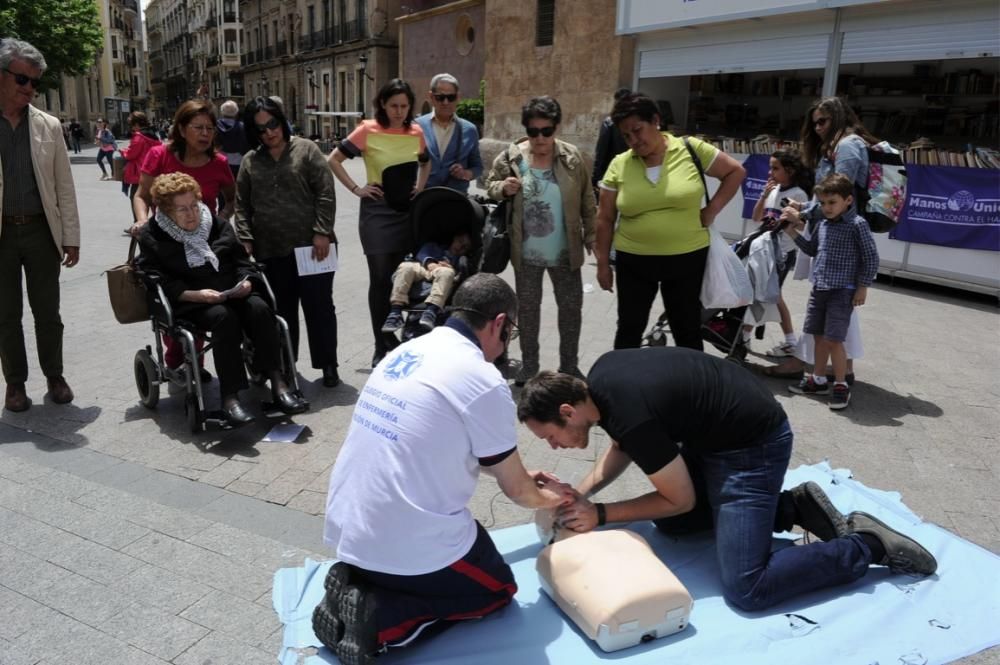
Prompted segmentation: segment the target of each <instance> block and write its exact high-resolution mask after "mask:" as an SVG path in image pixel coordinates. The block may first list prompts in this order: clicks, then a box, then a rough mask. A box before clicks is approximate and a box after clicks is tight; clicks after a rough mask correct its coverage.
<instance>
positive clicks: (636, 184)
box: [596, 93, 746, 351]
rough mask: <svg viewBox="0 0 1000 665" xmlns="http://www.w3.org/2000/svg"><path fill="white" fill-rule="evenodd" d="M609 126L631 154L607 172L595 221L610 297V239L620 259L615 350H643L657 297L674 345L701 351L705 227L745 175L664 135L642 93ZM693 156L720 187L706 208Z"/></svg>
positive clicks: (600, 270) (703, 148) (708, 149)
mask: <svg viewBox="0 0 1000 665" xmlns="http://www.w3.org/2000/svg"><path fill="white" fill-rule="evenodd" d="M611 119H612V121H613V122H614V123H615V125H617V126H618V129H619V130H620V131H621V133H622V136H623V137H624V138H625V143H626V144H628V146H629V148H630V150H627V151H625V152H623V153H622V154H620V155H618V156H617V157H615V158H614V159H613V160H612V162H611V164H610V166H608V170H607V172H605V174H604V178H603V180H601V182H600V189H601V193H600V202H599V208H598V213H597V242H596V254H597V281H598V283H599V284H600V285H601V288H602V289H605V290H606V291H611V290H612V286H613V285H614V280H615V276H613V275H612V272H611V262H610V253H611V241H612V235H613V236H614V247H615V250H616V254H617V258H616V263H615V273H616V275H617V280H618V330H617V332H616V333H615V347H614V348H616V349H627V348H636V347H638V346H639V344H640V342H641V341H642V334H643V332H644V331H645V328H646V324H647V323H648V322H649V309H650V307H651V306H652V304H653V300H654V299H655V298H656V292H657V290H659V292H660V293H661V295H662V298H663V304H664V306H665V308H666V310H667V320H668V322H669V324H670V331H671V333H672V334H673V337H674V342H675V343H676V344H677V346H685V347H688V348H692V349H698V350H699V351H700V350H702V348H703V347H702V342H701V332H700V327H701V300H700V297H701V278H702V274H703V273H704V272H705V260H706V258H707V257H708V245H709V236H708V230H707V227H708V226H710V225H711V224H712V222H714V221H715V216H716V215H718V214H719V212H720V211H721V210H722V209H723V208H724V207H725V206H726V204H727V203H729V201H730V200H731V199H732V198H733V196H735V194H736V192H737V191H738V190H739V188H740V183H741V182H743V176H744V175H746V171H745V170H744V169H743V167H742V166H741V165H740V163H739V162H737V161H736V160H735V159H733V158H732V157H730V156H729V155H727V154H726V153H724V152H722V151H721V150H719V149H718V148H716V147H715V146H713V145H711V144H709V143H705V142H704V141H700V140H698V139H695V138H690V139H688V144H689V145H690V151H689V149H688V146H687V145H685V141H683V140H682V139H679V138H677V137H674V136H672V135H671V134H668V133H667V132H661V131H660V116H659V112H658V109H657V106H656V102H654V101H653V100H652V99H650V98H649V97H647V96H646V95H643V94H641V93H633V94H631V95H628V96H626V97H623V98H622V99H619V100H618V101H617V102H615V106H614V109H612V111H611ZM692 152H693V153H694V154H696V155H697V156H698V160H699V161H700V162H701V165H702V168H703V170H704V172H705V173H707V174H708V175H710V176H712V177H714V178H718V179H719V181H720V183H719V187H718V189H717V190H716V192H715V195H714V196H712V197H711V200H710V201H709V203H708V205H706V206H705V207H704V208H703V207H702V201H703V200H704V197H705V186H704V185H703V184H702V179H701V176H700V174H699V169H698V166H697V165H696V164H695V162H694V159H693V158H692V154H691V153H692ZM619 215H620V218H619ZM616 219H618V221H619V223H618V228H617V230H616V229H615V220H616Z"/></svg>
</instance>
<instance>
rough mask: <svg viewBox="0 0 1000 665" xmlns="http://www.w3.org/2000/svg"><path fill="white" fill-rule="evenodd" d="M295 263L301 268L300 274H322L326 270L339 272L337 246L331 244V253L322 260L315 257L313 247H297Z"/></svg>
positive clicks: (301, 275) (302, 275)
mask: <svg viewBox="0 0 1000 665" xmlns="http://www.w3.org/2000/svg"><path fill="white" fill-rule="evenodd" d="M295 265H296V267H297V268H298V270H299V276H300V277H304V276H306V275H321V274H323V273H325V272H337V246H336V245H334V244H332V243H331V245H330V253H329V254H327V255H326V258H325V259H323V260H322V261H317V260H316V259H314V258H313V247H312V245H309V246H307V247H296V248H295Z"/></svg>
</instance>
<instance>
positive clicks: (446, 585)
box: [313, 273, 570, 663]
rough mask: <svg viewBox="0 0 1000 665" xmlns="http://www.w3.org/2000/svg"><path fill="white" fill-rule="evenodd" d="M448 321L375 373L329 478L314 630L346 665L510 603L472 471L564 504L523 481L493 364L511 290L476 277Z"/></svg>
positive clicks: (549, 490)
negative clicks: (478, 511)
mask: <svg viewBox="0 0 1000 665" xmlns="http://www.w3.org/2000/svg"><path fill="white" fill-rule="evenodd" d="M451 309H452V312H453V313H452V315H451V317H450V318H449V319H448V321H447V322H446V323H445V324H443V325H441V326H438V327H437V328H435V329H434V330H432V331H431V332H430V333H428V334H426V335H423V336H421V337H417V338H415V339H413V340H411V341H409V342H407V343H405V344H402V345H400V346H399V347H397V348H396V349H395V350H393V351H391V352H390V353H389V354H388V355H387V356H386V358H385V360H384V361H383V362H382V363H381V364H379V366H378V367H376V368H375V370H374V371H373V372H372V375H371V377H370V378H369V379H368V382H367V383H366V384H365V387H364V388H363V389H362V390H361V395H360V397H359V399H358V402H357V405H356V407H355V409H354V415H353V417H352V423H351V427H350V429H349V430H348V432H347V438H346V440H345V441H344V444H343V448H342V449H341V451H340V455H339V456H338V458H337V463H336V464H335V465H334V467H333V472H332V474H331V476H330V491H329V494H328V496H327V504H326V528H325V533H324V540H325V542H326V543H327V544H328V545H329V546H330V547H332V548H333V549H334V550H335V551H336V553H337V558H338V559H339V560H340V561H339V562H338V563H336V564H334V566H333V567H332V568H331V569H330V573H329V574H328V575H327V578H326V590H327V594H326V598H325V599H324V601H323V602H322V603H320V605H319V606H318V607H317V608H316V611H315V613H314V614H313V627H314V630H315V632H316V635H317V637H319V638H320V640H321V641H322V642H323V643H324V644H326V645H327V646H328V647H329V648H330V649H332V650H333V652H334V653H335V654H336V655H337V657H338V658H339V659H340V661H341V662H343V663H368V662H370V659H371V658H372V657H373V656H374V655H375V654H376V653H378V652H381V651H384V650H385V649H386V648H388V647H390V646H393V647H396V646H403V645H404V644H407V643H409V642H410V641H411V640H413V639H414V638H415V637H416V636H417V635H421V636H424V637H426V636H428V635H430V634H432V633H437V632H440V630H441V629H443V628H446V627H447V626H449V625H451V624H453V623H454V622H456V621H459V620H463V619H472V618H478V617H482V616H485V615H486V614H489V613H491V612H493V611H495V610H498V609H500V608H502V607H504V606H506V605H508V604H509V603H510V601H511V598H512V597H513V595H514V593H515V592H516V591H517V585H516V583H515V582H514V576H513V574H512V573H511V570H510V567H509V566H508V565H507V564H506V563H505V562H504V560H503V558H502V557H501V556H500V553H499V552H498V551H497V549H496V546H495V545H494V543H493V541H492V540H491V539H490V536H489V534H487V533H486V530H485V529H484V528H483V527H482V526H481V525H480V524H479V523H478V522H476V520H475V519H474V518H473V517H472V513H471V512H470V511H469V509H468V507H467V504H468V502H469V499H471V498H472V495H473V493H474V492H475V490H476V482H477V480H478V478H479V474H480V472H481V471H482V472H485V473H487V474H489V475H491V476H493V477H494V478H496V480H497V482H498V484H499V486H500V489H501V491H502V492H503V493H504V494H505V495H506V496H507V497H509V498H510V499H511V500H512V501H513V502H514V503H516V504H518V505H519V506H522V507H525V508H545V507H548V508H554V507H556V506H558V505H560V504H562V503H565V502H567V501H568V500H569V493H570V488H569V486H567V485H562V484H560V483H558V482H557V481H555V479H554V478H552V477H551V476H548V475H546V474H544V473H541V472H535V473H529V472H528V471H526V470H525V469H524V466H523V464H522V462H521V456H520V455H519V454H518V452H517V447H516V441H517V435H516V433H515V430H514V427H515V424H514V402H513V399H512V398H511V394H510V389H509V388H508V387H507V382H506V381H504V379H503V377H502V376H501V375H500V372H499V371H498V370H497V369H496V367H494V366H493V365H492V362H493V360H495V359H496V358H497V357H498V356H500V355H501V354H502V353H503V352H504V350H505V349H506V347H507V344H508V343H509V342H510V338H511V337H512V335H513V331H514V330H515V328H514V324H513V317H514V313H515V312H516V311H517V296H515V295H514V291H513V290H512V289H511V288H510V286H508V285H507V283H506V282H504V281H503V280H502V279H500V278H499V277H497V276H496V275H489V274H485V273H480V274H478V275H474V276H472V277H470V278H469V279H467V280H466V281H465V282H463V283H462V285H461V286H460V287H459V288H458V289H457V290H456V292H455V297H454V299H453V305H452V308H451Z"/></svg>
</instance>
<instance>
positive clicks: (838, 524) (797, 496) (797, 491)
mask: <svg viewBox="0 0 1000 665" xmlns="http://www.w3.org/2000/svg"><path fill="white" fill-rule="evenodd" d="M791 493H792V501H793V502H794V503H795V513H796V515H795V523H796V524H798V525H799V526H801V527H802V528H803V529H805V530H806V531H809V532H810V533H812V534H814V535H815V536H816V537H817V538H819V539H820V540H833V539H834V538H842V537H843V536H846V535H848V534H850V530H849V529H848V528H847V520H846V519H844V515H843V513H841V512H840V511H839V510H837V508H836V507H835V506H834V505H833V503H832V502H831V501H830V498H829V497H828V496H827V495H826V492H824V491H823V490H822V489H821V488H820V486H819V485H817V484H816V483H814V482H812V481H811V480H810V481H809V482H805V483H802V484H801V485H797V486H795V487H793V488H792V489H791Z"/></svg>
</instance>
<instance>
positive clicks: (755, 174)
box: [740, 155, 771, 219]
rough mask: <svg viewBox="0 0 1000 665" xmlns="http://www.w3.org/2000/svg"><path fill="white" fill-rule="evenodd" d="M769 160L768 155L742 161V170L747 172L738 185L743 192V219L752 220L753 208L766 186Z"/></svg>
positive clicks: (750, 157) (749, 157)
mask: <svg viewBox="0 0 1000 665" xmlns="http://www.w3.org/2000/svg"><path fill="white" fill-rule="evenodd" d="M770 160H771V157H770V155H747V158H746V159H744V160H743V168H745V169H746V170H747V177H746V178H744V179H743V184H742V185H740V188H741V189H742V190H743V217H744V219H753V207H754V206H755V205H757V201H758V200H759V199H760V197H761V196H763V194H764V186H765V185H766V184H767V176H768V167H769V164H770Z"/></svg>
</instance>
